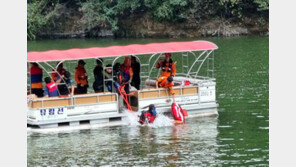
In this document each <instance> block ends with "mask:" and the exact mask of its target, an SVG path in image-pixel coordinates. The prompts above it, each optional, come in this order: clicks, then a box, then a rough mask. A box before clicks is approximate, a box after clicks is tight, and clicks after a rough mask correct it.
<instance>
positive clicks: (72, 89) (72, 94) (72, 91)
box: [71, 85, 74, 96]
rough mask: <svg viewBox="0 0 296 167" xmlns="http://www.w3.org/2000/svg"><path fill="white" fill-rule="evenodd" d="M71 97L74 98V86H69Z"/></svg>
mask: <svg viewBox="0 0 296 167" xmlns="http://www.w3.org/2000/svg"><path fill="white" fill-rule="evenodd" d="M71 96H74V85H72V86H71Z"/></svg>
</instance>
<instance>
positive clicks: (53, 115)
mask: <svg viewBox="0 0 296 167" xmlns="http://www.w3.org/2000/svg"><path fill="white" fill-rule="evenodd" d="M66 111H67V108H63V107H61V108H46V109H40V110H39V114H38V115H39V118H40V119H42V120H47V119H62V118H66V117H67V114H66Z"/></svg>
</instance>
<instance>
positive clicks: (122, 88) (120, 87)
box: [118, 85, 145, 124]
mask: <svg viewBox="0 0 296 167" xmlns="http://www.w3.org/2000/svg"><path fill="white" fill-rule="evenodd" d="M124 87H125V85H121V86H119V87H118V91H119V94H120V96H121V97H122V99H123V100H124V101H125V103H126V106H127V109H128V111H129V112H131V113H134V112H133V110H132V108H131V105H130V104H129V102H128V100H127V96H128V95H131V94H134V93H135V92H136V91H133V92H131V93H129V94H126V92H125V90H124ZM133 115H134V116H135V117H136V118H137V119H138V117H137V116H136V115H135V114H133ZM139 121H141V122H142V123H143V124H144V123H145V122H144V121H143V120H141V119H139Z"/></svg>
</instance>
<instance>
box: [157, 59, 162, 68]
mask: <svg viewBox="0 0 296 167" xmlns="http://www.w3.org/2000/svg"><path fill="white" fill-rule="evenodd" d="M161 63H162V60H161V59H159V60H158V62H157V64H156V65H155V68H159V67H160V66H161Z"/></svg>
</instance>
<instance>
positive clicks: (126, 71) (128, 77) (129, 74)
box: [120, 57, 134, 94]
mask: <svg viewBox="0 0 296 167" xmlns="http://www.w3.org/2000/svg"><path fill="white" fill-rule="evenodd" d="M120 68H121V70H122V72H123V78H122V84H124V85H125V87H124V90H125V92H126V93H127V94H128V93H129V92H130V90H129V84H130V82H131V81H132V79H133V75H134V73H133V69H132V67H131V58H130V57H125V59H124V63H123V64H122V65H121V66H120Z"/></svg>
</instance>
